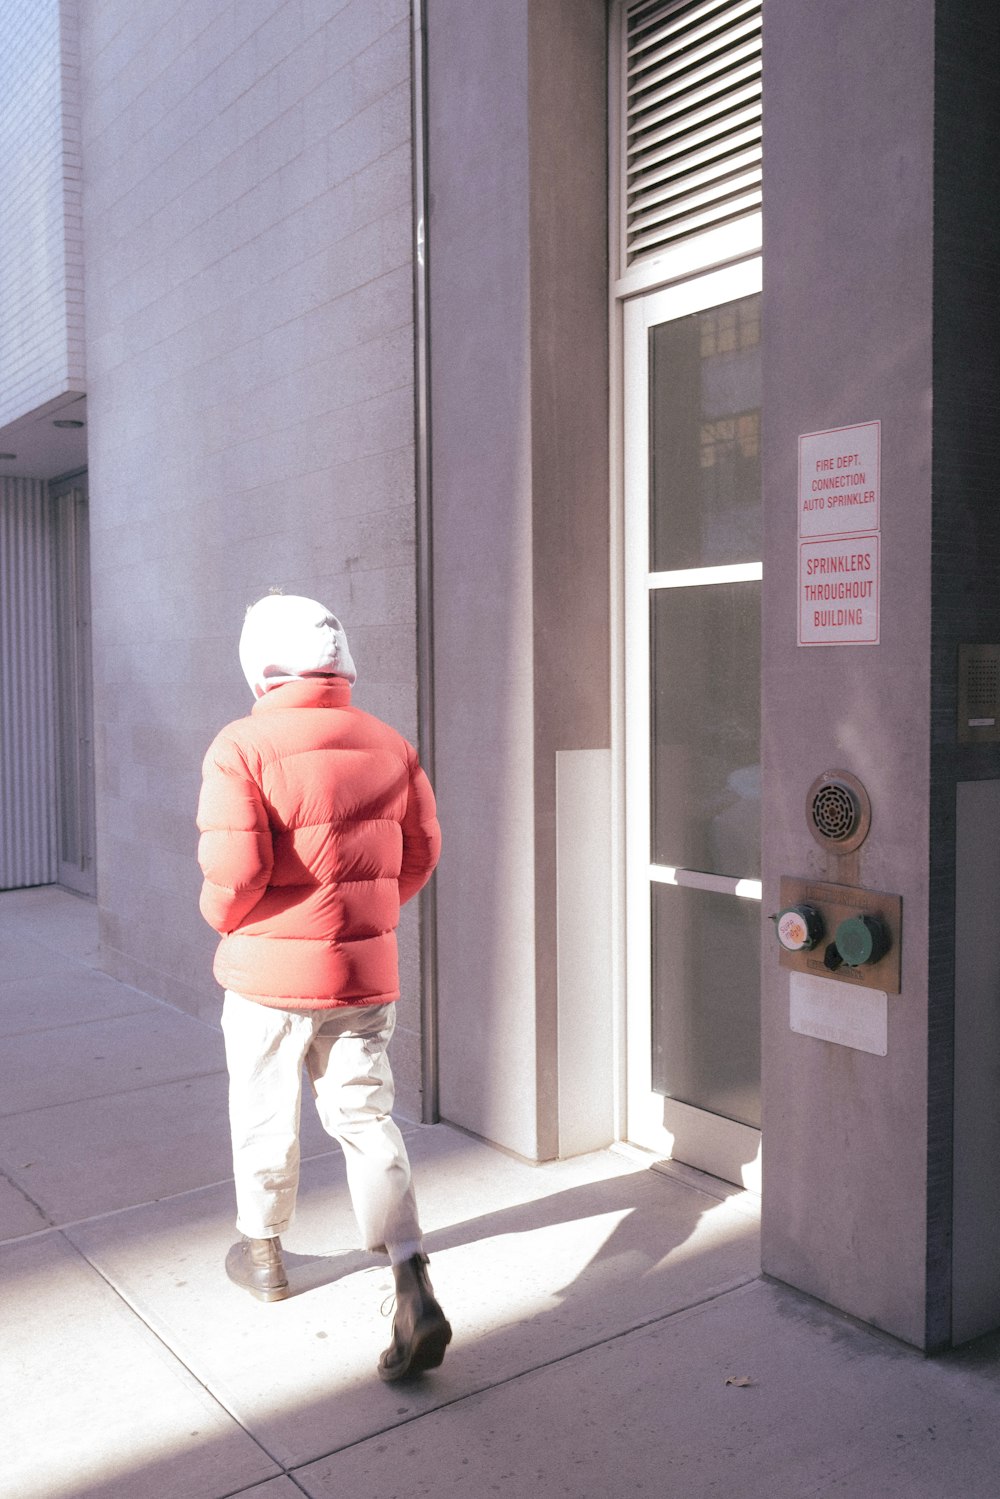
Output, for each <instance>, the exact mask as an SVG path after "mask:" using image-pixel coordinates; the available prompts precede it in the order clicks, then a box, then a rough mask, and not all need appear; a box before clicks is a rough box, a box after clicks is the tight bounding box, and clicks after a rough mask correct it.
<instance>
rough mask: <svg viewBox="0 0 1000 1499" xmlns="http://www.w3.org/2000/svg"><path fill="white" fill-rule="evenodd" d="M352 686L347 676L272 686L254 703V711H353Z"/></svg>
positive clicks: (307, 679) (301, 680) (303, 679)
mask: <svg viewBox="0 0 1000 1499" xmlns="http://www.w3.org/2000/svg"><path fill="white" fill-rule="evenodd" d="M350 705H351V684H350V682H348V681H347V680H346V678H345V677H301V678H298V679H297V680H296V681H294V682H282V684H281V686H280V687H272V688H271V690H270V692H265V694H264V696H263V697H259V698H258V699H257V701H256V702H255V703H254V705H253V708H252V709H251V712H253V713H268V712H270V711H271V709H273V708H279V709H280V708H349V707H350Z"/></svg>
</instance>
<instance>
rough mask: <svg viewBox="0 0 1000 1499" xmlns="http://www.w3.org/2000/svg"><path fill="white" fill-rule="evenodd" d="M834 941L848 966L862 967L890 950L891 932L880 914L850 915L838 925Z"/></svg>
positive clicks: (876, 960) (875, 961) (874, 961)
mask: <svg viewBox="0 0 1000 1499" xmlns="http://www.w3.org/2000/svg"><path fill="white" fill-rule="evenodd" d="M834 942H835V944H836V948H837V951H838V952H839V954H840V956H841V957H842V958H843V960H844V962H845V963H846V964H847V966H848V968H860V967H861V966H862V964H864V963H877V962H878V960H879V958H881V957H883V956H884V955H885V953H887V952H888V950H889V933H888V931H887V930H886V927H885V923H884V922H883V921H882V919H881V918H880V917H878V916H849V917H848V918H847V920H846V921H842V922H841V923H840V925H839V926H838V928H837V935H836V937H835V938H834Z"/></svg>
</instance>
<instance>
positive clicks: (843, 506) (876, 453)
mask: <svg viewBox="0 0 1000 1499" xmlns="http://www.w3.org/2000/svg"><path fill="white" fill-rule="evenodd" d="M881 446H882V423H881V422H861V423H859V424H858V425H857V426H855V427H835V428H834V429H833V430H832V431H830V432H806V433H804V434H803V435H802V436H801V437H800V438H799V536H800V537H801V538H803V539H804V538H805V537H808V536H845V535H848V534H849V533H852V532H857V531H877V530H878V529H879V526H880V519H879V490H880V467H881Z"/></svg>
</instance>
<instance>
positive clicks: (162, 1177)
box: [0, 1073, 233, 1224]
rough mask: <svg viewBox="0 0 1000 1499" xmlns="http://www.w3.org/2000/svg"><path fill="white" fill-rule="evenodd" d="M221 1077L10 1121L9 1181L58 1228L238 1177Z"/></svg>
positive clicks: (6, 1146)
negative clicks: (82, 1219) (234, 1175)
mask: <svg viewBox="0 0 1000 1499" xmlns="http://www.w3.org/2000/svg"><path fill="white" fill-rule="evenodd" d="M232 1169H233V1168H232V1155H231V1149H230V1143H229V1124H228V1108H227V1102H226V1079H225V1076H224V1075H223V1074H221V1073H215V1074H211V1075H209V1076H207V1077H195V1078H187V1079H185V1080H183V1081H180V1082H172V1083H161V1084H159V1085H158V1086H156V1087H149V1088H136V1089H133V1090H131V1091H129V1092H124V1093H115V1094H111V1095H110V1096H108V1097H106V1098H90V1099H82V1100H79V1101H77V1102H75V1103H69V1104H56V1105H52V1106H50V1107H49V1108H45V1109H32V1110H29V1111H27V1112H26V1113H22V1114H11V1115H8V1116H7V1117H6V1118H5V1119H4V1120H3V1123H2V1127H0V1171H3V1173H4V1175H6V1176H7V1177H9V1178H10V1180H11V1181H13V1182H14V1183H15V1184H16V1185H17V1186H19V1187H20V1188H21V1189H22V1191H23V1192H25V1193H26V1194H27V1196H28V1197H30V1198H31V1200H32V1201H33V1202H36V1203H37V1204H38V1206H39V1207H40V1208H41V1209H42V1211H43V1212H44V1213H46V1214H47V1216H48V1217H49V1218H50V1220H51V1221H52V1222H53V1223H56V1224H65V1223H73V1222H76V1221H77V1220H79V1219H81V1218H92V1217H95V1216H96V1215H99V1214H102V1213H111V1212H114V1211H116V1210H118V1209H121V1208H127V1207H132V1206H133V1205H134V1204H135V1203H141V1202H150V1201H153V1200H155V1199H157V1198H160V1197H166V1196H169V1195H171V1194H174V1193H177V1192H186V1191H189V1190H190V1189H191V1188H193V1187H200V1186H205V1185H207V1184H208V1183H211V1182H219V1181H224V1180H226V1178H229V1177H231V1176H232Z"/></svg>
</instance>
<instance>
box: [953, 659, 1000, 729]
mask: <svg viewBox="0 0 1000 1499" xmlns="http://www.w3.org/2000/svg"><path fill="white" fill-rule="evenodd" d="M998 740H1000V645H960V646H959V648H958V742H959V744H984V743H985V744H989V743H990V742H991V741H992V742H994V743H995V742H996V741H998Z"/></svg>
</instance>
